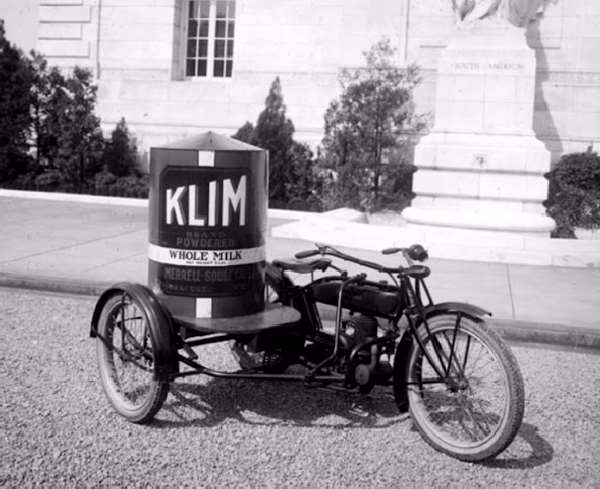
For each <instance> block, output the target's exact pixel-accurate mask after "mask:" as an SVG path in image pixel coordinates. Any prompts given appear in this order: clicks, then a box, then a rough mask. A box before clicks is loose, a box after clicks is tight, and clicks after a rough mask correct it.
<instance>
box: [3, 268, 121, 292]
mask: <svg viewBox="0 0 600 489" xmlns="http://www.w3.org/2000/svg"><path fill="white" fill-rule="evenodd" d="M110 285H111V283H110V282H91V281H84V280H77V279H67V278H54V277H44V276H38V277H36V276H33V275H16V274H11V273H0V287H10V288H15V289H29V290H39V291H43V292H56V293H60V294H73V295H86V296H92V297H94V296H99V295H100V294H101V293H102V292H103V291H104V290H106V289H107V288H108V287H110Z"/></svg>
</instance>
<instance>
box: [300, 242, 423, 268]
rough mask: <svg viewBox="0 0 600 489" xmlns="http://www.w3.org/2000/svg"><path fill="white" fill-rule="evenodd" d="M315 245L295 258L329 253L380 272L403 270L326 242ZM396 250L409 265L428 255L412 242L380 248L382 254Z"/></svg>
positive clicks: (389, 253) (420, 260)
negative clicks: (365, 258)
mask: <svg viewBox="0 0 600 489" xmlns="http://www.w3.org/2000/svg"><path fill="white" fill-rule="evenodd" d="M315 246H316V249H314V250H305V251H299V252H298V253H296V254H295V255H294V256H295V257H296V258H308V257H311V256H315V255H330V256H335V257H337V258H340V259H342V260H346V261H350V262H353V263H357V264H359V265H362V266H364V267H367V268H372V269H374V270H377V271H378V272H381V273H389V274H392V273H401V272H402V271H403V270H404V267H402V266H397V267H386V266H384V265H381V264H379V263H375V262H372V261H368V260H362V259H361V258H357V257H355V256H352V255H348V254H346V253H343V252H341V251H339V250H337V249H336V248H333V247H332V246H329V245H326V244H321V243H315ZM398 252H402V255H403V257H404V259H405V260H406V262H407V263H408V265H409V266H413V262H414V261H418V262H422V261H425V260H426V259H427V258H428V257H429V255H428V253H427V250H425V248H423V247H422V246H421V245H419V244H414V245H412V246H409V247H408V248H386V249H384V250H382V253H383V254H384V255H391V254H393V253H398Z"/></svg>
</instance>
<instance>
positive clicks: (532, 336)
mask: <svg viewBox="0 0 600 489" xmlns="http://www.w3.org/2000/svg"><path fill="white" fill-rule="evenodd" d="M111 285H112V284H111V283H109V282H92V281H83V280H77V279H65V278H53V277H43V276H42V277H36V276H32V275H16V274H8V273H0V287H10V288H18V289H30V290H38V291H44V292H55V293H61V294H73V295H83V296H91V297H97V296H99V295H100V294H101V293H102V292H103V291H104V290H106V289H107V288H108V287H110V286H111ZM321 316H322V319H323V320H324V321H325V322H334V321H335V314H334V312H333V311H331V310H328V309H324V310H322V311H321ZM490 323H491V324H492V326H493V327H494V329H495V330H496V331H497V332H498V333H499V334H500V335H501V336H502V337H503V338H504V339H505V340H507V341H509V342H516V343H536V344H545V345H556V346H561V347H568V348H572V349H575V350H579V349H580V350H590V349H594V350H600V332H599V331H595V330H593V329H589V328H581V327H574V326H567V325H562V324H549V323H539V322H537V323H536V322H530V321H519V320H513V319H492V320H491V321H490Z"/></svg>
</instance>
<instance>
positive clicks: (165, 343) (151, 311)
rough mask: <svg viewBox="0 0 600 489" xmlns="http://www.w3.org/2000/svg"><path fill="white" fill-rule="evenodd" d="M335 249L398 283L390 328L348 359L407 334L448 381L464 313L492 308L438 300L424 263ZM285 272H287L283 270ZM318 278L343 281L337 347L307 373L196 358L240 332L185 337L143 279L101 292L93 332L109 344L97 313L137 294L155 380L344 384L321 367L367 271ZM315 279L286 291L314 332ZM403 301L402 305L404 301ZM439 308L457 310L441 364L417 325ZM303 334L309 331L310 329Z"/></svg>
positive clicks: (334, 354) (425, 323)
mask: <svg viewBox="0 0 600 489" xmlns="http://www.w3.org/2000/svg"><path fill="white" fill-rule="evenodd" d="M335 251H336V253H335V254H334V253H331V254H333V255H334V256H338V257H340V258H342V259H346V260H349V261H353V262H355V263H358V264H360V265H363V266H366V267H368V268H373V269H376V270H378V271H379V272H382V273H387V274H388V275H389V276H390V277H391V278H392V280H393V282H394V285H395V286H396V287H397V289H398V301H399V302H398V304H399V307H398V310H396V311H395V313H394V314H392V315H388V316H381V315H380V316H377V317H379V318H384V319H387V320H388V321H389V322H390V323H391V324H392V328H391V329H390V330H389V331H388V333H387V334H385V335H382V336H378V337H377V338H374V339H372V340H369V341H368V342H365V343H363V344H360V345H356V346H355V347H354V348H353V350H352V352H351V353H350V355H349V357H348V360H349V361H352V360H353V358H354V356H355V355H357V354H358V352H359V351H361V350H363V349H366V348H368V347H370V346H372V345H375V344H377V345H380V346H381V345H383V346H386V347H389V346H390V345H392V344H398V340H400V341H402V340H403V339H404V338H405V337H406V336H407V334H408V335H409V339H414V341H416V343H417V345H418V347H419V348H420V349H421V351H422V352H423V354H424V356H425V357H426V358H427V360H428V361H429V362H430V363H431V365H432V366H433V368H434V370H435V372H436V374H437V375H438V377H437V379H435V380H426V381H427V382H428V383H430V382H434V381H435V382H439V383H441V382H447V381H448V379H449V371H450V364H451V363H452V360H453V355H454V353H453V352H454V341H455V339H456V335H457V333H458V330H459V329H460V321H461V318H462V317H464V316H467V317H470V318H471V319H474V320H476V321H477V320H480V319H479V318H480V317H481V316H482V315H484V314H489V313H487V312H486V311H484V310H482V309H480V308H477V307H476V306H472V305H469V304H463V303H442V304H434V302H433V299H432V297H431V294H430V292H429V289H428V287H427V285H426V283H425V281H424V277H423V276H422V275H423V273H422V271H423V270H422V268H420V269H418V270H413V269H411V267H409V268H406V269H401V268H394V269H390V268H386V267H383V266H381V265H379V264H376V263H373V262H367V261H364V260H360V259H358V258H355V257H351V256H349V255H345V254H343V253H340V252H337V250H335ZM394 271H395V272H396V274H397V278H396V277H394V274H393V272H394ZM417 272H421V273H417ZM427 275H428V269H427ZM282 276H284V275H283V271H282ZM311 278H313V277H311ZM317 280H341V281H342V285H341V286H340V290H339V292H338V301H337V307H336V320H335V331H334V347H333V351H332V353H331V354H330V355H329V356H328V357H327V358H325V359H324V360H322V361H321V362H320V363H319V364H318V365H316V366H315V367H313V368H312V369H311V370H310V371H309V372H308V373H305V374H276V373H266V372H262V371H257V370H258V368H257V369H243V370H239V371H233V372H229V371H221V370H215V369H212V368H210V367H207V366H205V365H202V364H201V363H200V362H198V361H196V358H197V356H196V355H195V353H194V352H193V350H192V348H193V347H195V346H202V345H208V344H212V343H219V342H224V341H229V340H234V339H236V338H239V336H240V335H239V334H232V333H220V332H212V333H203V334H202V335H200V336H197V333H196V332H195V333H194V334H195V335H196V336H193V337H191V338H186V332H187V327H186V326H184V325H182V324H180V323H179V322H178V321H177V320H175V319H174V318H172V317H171V315H170V313H169V312H168V311H166V310H165V309H164V308H163V307H162V306H161V305H160V303H159V302H158V301H157V300H156V298H155V297H154V295H153V294H152V292H151V291H150V290H149V289H147V288H146V287H144V286H142V285H139V284H131V283H120V284H117V285H115V286H113V287H111V288H110V289H108V290H107V291H105V293H104V294H103V295H102V296H101V298H100V299H99V301H98V303H97V305H96V310H95V312H94V315H93V318H92V325H91V330H90V336H92V337H99V339H100V340H101V341H103V342H104V343H105V344H107V345H108V342H107V340H106V339H105V338H102V337H100V335H99V333H98V331H97V327H96V325H97V321H98V318H99V313H100V311H101V309H102V307H103V306H104V304H105V303H106V301H107V300H108V299H109V298H110V297H111V296H112V295H114V294H118V293H122V294H127V295H130V296H132V297H133V298H135V299H137V300H138V302H139V303H140V305H141V307H142V309H143V310H144V313H145V315H146V317H147V318H148V321H149V323H150V334H151V335H152V336H154V338H155V339H156V341H155V343H156V345H157V347H158V351H155V352H153V354H154V355H155V363H156V369H155V379H157V380H162V381H172V380H174V379H176V378H179V377H187V376H191V375H199V374H205V375H208V376H211V377H215V378H230V379H255V380H281V381H302V382H305V384H307V385H312V386H314V385H327V386H329V385H331V384H335V383H338V384H342V385H343V384H344V383H345V382H346V377H345V375H342V374H335V373H323V372H322V369H323V368H325V367H327V366H328V365H330V364H332V363H333V362H335V360H336V359H337V354H338V351H339V348H340V336H341V332H342V310H343V309H344V308H343V307H342V302H343V293H344V290H345V289H346V288H347V287H348V286H349V285H351V284H353V283H358V284H360V282H362V281H364V280H365V275H364V274H360V275H357V276H354V277H350V278H348V276H347V274H346V272H344V271H341V273H340V274H339V275H336V276H329V277H322V278H320V279H317ZM316 282H317V281H315V280H311V282H310V283H309V284H307V285H303V286H298V285H294V284H290V285H287V284H286V285H285V290H283V291H282V293H283V299H284V300H288V299H293V300H294V307H295V308H296V309H298V310H299V311H300V313H301V315H302V320H304V321H306V320H308V321H309V327H310V329H311V331H312V333H313V334H314V333H316V332H318V331H322V329H323V327H322V322H321V318H320V314H319V312H318V309H317V307H316V303H315V302H314V301H312V299H311V297H310V287H311V285H312V284H314V283H316ZM122 302H123V299H122ZM299 302H300V303H301V304H302V305H301V306H300V305H299ZM401 305H402V306H404V307H400V306H401ZM122 307H124V306H122ZM440 313H455V314H456V316H457V319H456V323H455V328H454V333H453V340H452V345H451V353H450V359H449V361H448V363H447V364H446V363H445V360H448V359H443V358H442V354H441V353H440V351H441V349H440V348H439V347H438V346H437V345H436V342H435V341H434V342H433V344H434V351H435V354H436V356H437V358H438V361H439V364H440V366H441V368H440V367H438V365H437V364H436V363H435V361H434V360H433V358H432V357H431V356H430V354H429V352H428V351H427V349H426V348H425V346H424V343H423V340H422V339H421V337H420V336H419V334H418V331H419V330H420V329H423V328H424V330H425V332H426V335H427V336H431V330H430V328H429V325H428V318H429V317H431V316H433V315H436V314H440ZM403 316H404V317H406V319H407V323H408V326H407V327H406V328H405V329H404V330H402V331H401V330H400V329H399V327H398V323H399V322H400V320H401V319H402V317H403ZM285 327H286V326H285V325H282V328H285ZM305 336H306V337H309V335H308V334H307V335H305ZM180 350H184V351H185V352H187V353H188V355H189V356H188V357H186V356H184V355H182V354H181V353H180ZM190 352H191V355H190ZM405 353H407V352H405ZM117 354H119V355H122V356H125V357H127V355H128V354H127V352H124V351H122V352H119V351H117ZM125 359H128V358H125ZM128 360H131V361H133V358H129V359H128ZM180 364H184V365H186V366H188V367H189V368H191V370H186V371H181V370H180V368H179V366H180ZM459 367H460V366H459ZM390 383H391V381H389V380H388V381H387V382H386V385H389V384H390Z"/></svg>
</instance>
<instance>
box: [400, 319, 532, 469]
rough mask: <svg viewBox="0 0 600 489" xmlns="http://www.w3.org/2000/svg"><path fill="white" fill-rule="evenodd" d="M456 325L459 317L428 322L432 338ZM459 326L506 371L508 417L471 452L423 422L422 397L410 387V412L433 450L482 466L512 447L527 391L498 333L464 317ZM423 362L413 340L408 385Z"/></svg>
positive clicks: (520, 421) (423, 333) (481, 323)
mask: <svg viewBox="0 0 600 489" xmlns="http://www.w3.org/2000/svg"><path fill="white" fill-rule="evenodd" d="M455 322H456V314H442V315H439V316H435V317H432V318H430V319H429V320H428V324H429V327H430V330H431V332H432V334H435V333H436V332H439V331H440V330H441V329H445V327H446V326H447V325H449V326H450V328H451V329H450V330H449V331H452V330H453V328H454V324H455ZM460 324H461V330H466V331H468V332H469V333H470V334H471V335H472V336H475V337H476V338H477V339H478V340H479V341H480V342H482V343H484V344H485V346H486V347H487V348H489V350H490V351H491V352H492V354H493V355H494V356H495V357H496V360H498V361H499V362H500V365H501V366H502V367H503V370H504V376H505V380H506V381H507V387H508V388H507V392H508V402H507V404H508V410H505V416H504V419H503V420H502V421H501V423H500V426H499V428H498V429H497V430H496V431H495V432H494V433H493V434H492V436H491V437H489V438H487V439H485V442H483V443H481V444H480V445H478V446H475V447H472V448H465V447H459V446H456V445H452V444H450V443H448V442H447V441H446V440H443V439H441V438H440V437H439V436H438V435H437V434H436V433H435V432H434V430H432V429H431V426H430V425H429V424H428V423H426V422H424V420H423V415H426V413H423V412H421V408H420V406H421V402H420V396H419V394H418V392H416V389H412V388H410V386H409V388H408V400H409V410H410V414H411V417H412V419H413V422H414V424H415V426H416V427H417V429H418V431H419V432H420V434H421V436H422V437H423V438H424V439H425V441H426V442H427V443H428V444H429V445H431V446H432V447H433V448H435V449H436V450H438V451H440V452H443V453H445V454H447V455H450V456H452V457H454V458H457V459H459V460H463V461H469V462H479V461H482V460H486V459H489V458H492V457H494V456H496V455H498V454H499V453H501V452H502V451H503V450H504V449H505V448H506V447H507V446H508V445H510V443H511V442H512V441H513V439H514V438H515V436H516V434H517V432H518V431H519V428H520V427H521V423H522V421H523V413H524V410H525V400H524V399H525V388H524V384H523V377H522V375H521V371H520V369H519V366H518V364H517V361H516V359H515V357H514V355H513V353H512V351H511V350H510V348H509V347H508V345H506V343H505V342H504V341H503V340H502V339H501V338H500V336H499V335H498V334H497V333H496V332H495V331H493V330H492V329H490V328H489V326H488V325H487V324H486V323H485V322H484V321H477V322H475V321H473V320H471V319H469V318H466V317H464V316H463V317H462V319H461V323H460ZM419 330H420V335H421V336H420V338H421V339H425V336H426V332H425V329H424V328H422V327H421V328H419ZM420 358H423V356H422V353H421V350H420V348H419V346H418V344H417V342H416V341H415V340H413V345H412V347H411V351H410V356H409V359H408V368H407V376H406V381H407V382H410V381H415V380H416V378H417V377H418V372H417V365H418V363H419V359H420Z"/></svg>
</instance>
